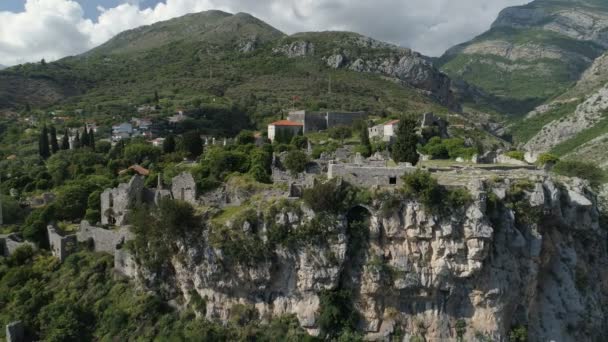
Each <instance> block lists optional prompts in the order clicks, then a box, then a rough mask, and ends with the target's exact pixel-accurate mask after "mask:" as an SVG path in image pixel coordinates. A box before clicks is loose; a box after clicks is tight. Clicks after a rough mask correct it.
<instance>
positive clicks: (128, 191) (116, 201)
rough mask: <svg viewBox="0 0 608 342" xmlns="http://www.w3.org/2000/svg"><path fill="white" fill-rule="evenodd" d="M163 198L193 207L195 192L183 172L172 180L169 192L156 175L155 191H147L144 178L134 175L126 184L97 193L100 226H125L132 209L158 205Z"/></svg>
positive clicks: (185, 173)
mask: <svg viewBox="0 0 608 342" xmlns="http://www.w3.org/2000/svg"><path fill="white" fill-rule="evenodd" d="M166 197H168V198H175V199H179V200H183V201H186V202H188V203H190V204H193V205H196V204H197V191H196V182H195V181H194V177H192V175H191V174H190V173H187V172H184V173H182V174H180V175H178V176H176V177H174V178H173V180H172V186H171V190H168V189H164V188H163V184H162V181H161V176H160V175H159V176H158V184H157V187H156V188H155V189H147V188H146V187H145V186H144V177H142V176H140V175H135V176H133V178H131V180H130V181H129V183H123V184H120V185H118V187H116V188H114V189H106V190H105V191H104V192H103V193H102V194H101V223H102V224H103V225H117V226H122V225H125V224H126V219H127V216H128V214H129V211H130V210H131V209H132V208H134V207H135V206H137V205H139V204H142V203H147V204H154V205H158V203H159V202H160V200H161V199H162V198H166Z"/></svg>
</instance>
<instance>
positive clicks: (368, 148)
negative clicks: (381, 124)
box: [360, 126, 372, 158]
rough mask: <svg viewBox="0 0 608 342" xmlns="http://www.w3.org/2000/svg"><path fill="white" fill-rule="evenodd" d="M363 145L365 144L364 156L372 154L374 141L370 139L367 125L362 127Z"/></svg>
mask: <svg viewBox="0 0 608 342" xmlns="http://www.w3.org/2000/svg"><path fill="white" fill-rule="evenodd" d="M360 138H361V145H362V146H363V150H364V151H363V153H362V154H363V156H364V157H366V158H367V157H369V156H371V155H372V143H371V142H370V141H369V132H368V131H367V126H362V127H361V133H360Z"/></svg>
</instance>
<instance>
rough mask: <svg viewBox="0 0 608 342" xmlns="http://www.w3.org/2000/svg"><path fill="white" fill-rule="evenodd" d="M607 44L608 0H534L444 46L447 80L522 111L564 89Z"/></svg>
mask: <svg viewBox="0 0 608 342" xmlns="http://www.w3.org/2000/svg"><path fill="white" fill-rule="evenodd" d="M607 48H608V2H606V1H600V0H575V1H563V0H536V1H533V2H531V3H530V4H527V5H524V6H517V7H510V8H506V9H504V10H503V11H502V12H501V13H500V14H499V16H498V18H497V19H496V21H495V22H494V23H493V24H492V27H491V28H490V30H489V31H487V32H485V33H483V34H481V35H480V36H478V37H476V38H474V39H473V40H471V41H469V42H466V43H464V44H460V45H457V46H455V47H453V48H451V49H449V50H448V51H447V52H446V53H445V54H444V55H443V56H442V57H441V58H440V59H439V60H438V65H439V66H440V67H441V69H442V70H443V71H444V72H446V73H447V74H448V75H450V76H451V77H452V78H455V79H461V80H464V81H466V82H468V83H469V84H470V85H472V86H474V87H477V88H478V89H479V90H480V91H481V92H482V93H485V94H486V95H488V96H491V97H494V98H496V99H498V100H499V101H500V104H501V107H500V108H499V111H501V112H502V113H505V114H523V113H526V112H528V111H529V110H531V109H533V108H534V107H535V106H538V105H540V104H542V103H543V102H545V101H546V100H548V99H551V98H553V97H555V96H558V95H560V94H562V93H564V92H566V91H567V90H568V89H570V87H571V86H572V85H573V83H575V82H576V81H577V80H578V79H579V78H580V76H581V74H582V73H583V72H584V71H585V70H587V68H589V67H590V66H591V65H592V63H593V61H594V60H595V59H596V58H597V57H599V56H600V55H602V53H603V52H604V51H606V49H607Z"/></svg>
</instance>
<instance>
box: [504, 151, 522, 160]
mask: <svg viewBox="0 0 608 342" xmlns="http://www.w3.org/2000/svg"><path fill="white" fill-rule="evenodd" d="M505 155H506V156H507V157H509V158H513V159H517V160H521V161H525V153H524V152H523V151H509V152H507V153H505Z"/></svg>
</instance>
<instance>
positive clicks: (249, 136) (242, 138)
mask: <svg viewBox="0 0 608 342" xmlns="http://www.w3.org/2000/svg"><path fill="white" fill-rule="evenodd" d="M236 143H237V144H238V145H248V144H254V143H255V136H254V135H253V132H252V131H247V130H245V131H241V132H240V133H239V134H238V135H237V136H236Z"/></svg>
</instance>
